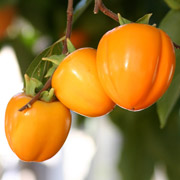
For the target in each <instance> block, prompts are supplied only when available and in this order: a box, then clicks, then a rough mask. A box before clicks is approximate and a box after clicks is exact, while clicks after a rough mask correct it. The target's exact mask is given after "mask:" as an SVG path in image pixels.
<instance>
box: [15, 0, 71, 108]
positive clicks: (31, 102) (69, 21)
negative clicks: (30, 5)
mask: <svg viewBox="0 0 180 180" xmlns="http://www.w3.org/2000/svg"><path fill="white" fill-rule="evenodd" d="M72 18H73V0H68V7H67V27H66V39H65V40H64V47H63V52H62V53H63V54H67V52H68V49H67V38H70V36H71V29H72ZM51 80H52V76H51V77H50V78H49V79H48V80H47V82H46V84H45V85H44V87H43V88H42V89H41V90H40V91H39V92H38V93H37V94H36V96H34V97H33V98H32V99H31V100H30V101H29V102H28V103H27V104H25V105H24V106H23V107H22V108H20V109H19V111H23V110H25V109H27V108H29V107H31V105H32V104H33V103H34V102H36V101H37V100H38V99H39V97H40V95H41V93H42V92H43V91H45V90H47V89H48V88H50V87H51Z"/></svg>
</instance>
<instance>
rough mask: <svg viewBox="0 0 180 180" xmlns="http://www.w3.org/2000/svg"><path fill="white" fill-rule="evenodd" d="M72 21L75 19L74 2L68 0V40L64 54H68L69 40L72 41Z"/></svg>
mask: <svg viewBox="0 0 180 180" xmlns="http://www.w3.org/2000/svg"><path fill="white" fill-rule="evenodd" d="M72 19H73V0H68V8H67V27H66V39H65V40H64V47H63V52H62V53H63V54H66V53H67V51H68V49H67V39H68V38H69V39H70V36H71V30H72Z"/></svg>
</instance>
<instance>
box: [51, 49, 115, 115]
mask: <svg viewBox="0 0 180 180" xmlns="http://www.w3.org/2000/svg"><path fill="white" fill-rule="evenodd" d="M52 87H53V88H54V89H55V95H56V97H57V98H58V99H59V100H60V101H61V102H62V103H63V104H64V105H65V106H67V107H68V108H69V109H71V110H73V111H75V112H77V113H79V114H82V115H85V116H89V117H96V116H101V115H104V114H106V113H108V112H109V111H111V110H112V109H113V107H114V103H113V102H112V100H111V99H110V98H109V97H108V96H107V95H106V94H105V92H104V90H103V88H102V86H101V84H100V82H99V79H98V74H97V70H96V50H95V49H92V48H82V49H78V50H76V51H74V52H73V53H71V54H70V55H68V56H67V57H66V58H65V59H64V60H63V61H62V63H60V65H59V66H58V68H57V69H56V71H55V72H54V75H53V77H52Z"/></svg>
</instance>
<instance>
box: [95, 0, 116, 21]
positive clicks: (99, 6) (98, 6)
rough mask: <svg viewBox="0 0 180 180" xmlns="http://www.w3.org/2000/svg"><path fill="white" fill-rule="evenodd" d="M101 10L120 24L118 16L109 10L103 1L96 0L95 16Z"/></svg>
mask: <svg viewBox="0 0 180 180" xmlns="http://www.w3.org/2000/svg"><path fill="white" fill-rule="evenodd" d="M99 10H100V11H101V12H102V13H104V14H105V15H106V16H109V17H110V18H111V19H114V20H115V21H117V22H119V20H118V16H117V14H115V13H114V12H112V11H111V10H109V9H108V8H107V7H106V6H105V5H104V4H103V2H102V0H95V6H94V14H97V13H98V12H99Z"/></svg>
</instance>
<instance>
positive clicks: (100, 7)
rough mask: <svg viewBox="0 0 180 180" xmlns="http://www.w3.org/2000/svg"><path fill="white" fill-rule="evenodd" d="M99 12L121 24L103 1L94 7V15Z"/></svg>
mask: <svg viewBox="0 0 180 180" xmlns="http://www.w3.org/2000/svg"><path fill="white" fill-rule="evenodd" d="M99 10H100V11H101V12H102V13H104V14H105V15H106V16H108V17H110V18H111V19H113V20H115V21H117V22H119V20H118V15H117V14H115V13H114V12H112V11H111V10H109V9H108V8H107V7H106V6H105V5H104V4H103V2H102V0H95V5H94V14H97V13H98V12H99ZM173 45H174V47H175V48H176V49H180V45H178V44H176V43H174V42H173Z"/></svg>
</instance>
